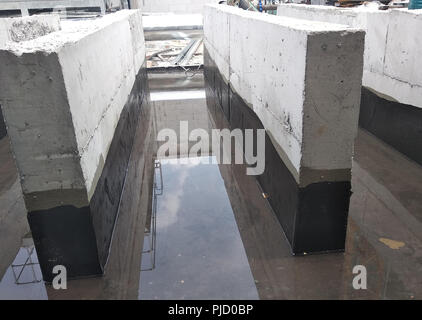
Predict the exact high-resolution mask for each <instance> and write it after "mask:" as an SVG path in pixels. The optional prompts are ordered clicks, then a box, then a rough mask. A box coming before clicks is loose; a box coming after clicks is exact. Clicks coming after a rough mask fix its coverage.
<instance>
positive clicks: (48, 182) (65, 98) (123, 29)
mask: <svg viewBox="0 0 422 320" xmlns="http://www.w3.org/2000/svg"><path fill="white" fill-rule="evenodd" d="M110 39H112V41H111V40H110ZM144 58H145V48H144V41H143V32H142V19H141V14H140V11H137V10H130V11H129V10H124V11H120V12H118V13H115V14H111V15H107V16H105V17H103V18H101V19H95V20H88V21H66V22H65V23H63V29H62V30H61V31H60V32H55V33H51V34H49V35H46V36H44V37H42V38H37V39H34V40H30V41H25V42H20V43H10V42H9V43H7V44H6V45H5V49H4V50H2V51H0V60H1V61H2V65H5V66H6V67H4V68H1V70H0V79H1V81H2V83H4V86H2V88H1V89H0V101H1V104H2V107H3V113H4V117H5V120H6V123H7V125H8V127H9V134H10V136H11V140H12V145H13V149H14V153H15V156H16V158H17V163H18V168H19V171H20V174H21V177H22V181H21V182H22V186H23V190H24V192H25V193H31V192H39V191H48V190H56V189H84V190H86V193H87V198H89V197H91V196H92V193H93V191H94V189H95V186H96V183H97V180H98V178H99V175H100V174H101V171H102V166H103V165H104V160H105V158H106V156H107V152H108V148H109V146H110V143H111V140H112V138H113V134H114V128H115V127H116V125H117V122H118V120H119V116H120V112H121V110H122V108H123V106H124V105H125V103H126V100H127V98H128V96H129V94H130V90H131V89H132V86H133V83H134V81H135V76H136V73H137V70H139V69H140V67H141V65H142V63H143V62H144ZM110 64H112V65H113V68H110V67H109V66H110ZM99 82H101V85H98V83H99ZM22 92H28V93H29V92H30V93H31V94H26V95H25V94H24V95H22Z"/></svg>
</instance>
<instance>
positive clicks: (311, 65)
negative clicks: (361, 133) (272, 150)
mask: <svg viewBox="0 0 422 320" xmlns="http://www.w3.org/2000/svg"><path fill="white" fill-rule="evenodd" d="M216 25H218V26H219V27H218V28H215V26H216ZM250 30H261V32H250ZM204 34H205V45H206V47H207V50H208V51H209V53H210V55H211V58H212V59H213V60H214V61H215V63H216V64H217V66H218V69H219V71H220V73H221V74H222V75H223V77H224V78H225V81H228V82H229V83H230V85H231V87H232V88H233V89H234V90H235V91H236V92H237V94H239V95H240V96H241V97H242V99H243V100H245V101H246V103H248V104H249V105H250V107H251V108H252V109H253V110H254V112H255V113H256V114H257V115H258V117H259V118H260V120H261V121H262V123H263V125H264V127H265V128H266V130H267V132H268V133H269V135H270V136H271V137H272V140H273V143H274V144H275V145H276V146H279V147H278V150H279V153H280V156H281V158H282V159H283V161H284V162H285V163H286V165H287V166H288V167H289V169H290V171H291V172H292V174H293V175H294V176H295V178H296V180H297V182H299V180H301V179H303V178H304V177H301V172H302V168H307V169H311V170H337V169H350V168H351V159H352V152H353V140H354V137H355V135H356V130H357V122H358V114H359V102H360V87H361V77H362V64H363V61H362V60H363V45H364V43H363V42H364V32H363V31H361V30H359V29H353V28H349V27H347V26H344V25H339V24H330V23H323V22H313V21H307V20H299V19H292V18H283V19H282V18H280V17H276V16H269V15H258V14H255V13H251V12H247V11H244V10H240V9H237V8H232V7H227V6H217V5H208V6H206V8H205V13H204ZM262 34H265V35H266V36H265V37H263V36H262ZM324 178H325V179H327V181H329V180H330V177H327V176H326V177H324ZM310 182H311V181H309V180H307V183H310Z"/></svg>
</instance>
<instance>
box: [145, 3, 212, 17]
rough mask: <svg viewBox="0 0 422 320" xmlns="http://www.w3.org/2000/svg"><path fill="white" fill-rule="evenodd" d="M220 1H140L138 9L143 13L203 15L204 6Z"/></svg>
mask: <svg viewBox="0 0 422 320" xmlns="http://www.w3.org/2000/svg"><path fill="white" fill-rule="evenodd" d="M211 3H218V0H160V1H158V0H140V1H139V2H138V6H137V7H138V8H140V9H142V11H143V12H173V13H178V14H187V13H202V12H203V9H204V5H206V4H211Z"/></svg>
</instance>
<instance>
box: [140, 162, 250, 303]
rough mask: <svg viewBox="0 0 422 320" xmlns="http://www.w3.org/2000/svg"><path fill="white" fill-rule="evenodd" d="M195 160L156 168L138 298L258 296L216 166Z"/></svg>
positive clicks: (240, 297)
mask: <svg viewBox="0 0 422 320" xmlns="http://www.w3.org/2000/svg"><path fill="white" fill-rule="evenodd" d="M201 160H203V159H201V158H189V159H188V163H186V164H181V162H183V161H186V159H175V160H166V161H163V162H161V167H160V169H158V170H156V171H158V172H156V175H155V185H156V187H157V188H156V190H158V191H157V192H156V215H155V217H154V214H153V215H152V217H151V220H150V221H152V222H151V223H149V225H150V226H152V228H148V227H147V228H146V229H147V232H146V237H145V241H144V255H143V257H142V270H145V271H142V272H141V281H140V290H139V297H140V299H257V298H258V292H257V289H256V286H255V281H254V278H253V276H252V273H251V270H250V267H249V263H248V258H247V256H246V252H245V249H244V247H243V243H242V239H241V237H240V233H239V230H238V227H237V224H236V219H235V216H234V214H233V210H232V207H231V204H230V200H229V197H228V195H227V192H226V188H225V185H224V180H223V178H222V176H221V174H220V171H219V167H218V165H217V164H205V163H203V162H202V161H201ZM207 160H208V159H207ZM209 160H214V159H209ZM210 162H211V161H210ZM161 178H162V179H161ZM161 183H162V185H161ZM153 203H154V201H153ZM153 212H154V210H153ZM154 224H156V227H155V228H154V227H153V226H154ZM147 226H148V225H147ZM154 229H155V230H154ZM149 230H151V231H155V234H154V232H148V231H149ZM151 238H152V239H153V240H151ZM154 239H155V240H154ZM151 244H153V245H151ZM151 249H152V250H151Z"/></svg>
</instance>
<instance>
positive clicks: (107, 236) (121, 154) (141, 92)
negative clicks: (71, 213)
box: [90, 67, 149, 266]
mask: <svg viewBox="0 0 422 320" xmlns="http://www.w3.org/2000/svg"><path fill="white" fill-rule="evenodd" d="M147 88H148V83H147V74H146V68H145V67H143V68H141V70H140V71H139V73H138V75H137V78H136V81H135V83H134V86H133V88H132V92H131V94H130V97H129V99H128V101H127V103H126V105H125V107H124V109H123V110H122V113H121V115H120V119H119V123H118V125H117V127H116V130H115V132H114V137H113V140H112V142H111V145H110V149H109V152H108V155H107V159H106V161H105V165H104V168H103V171H102V174H101V176H100V179H99V180H98V183H97V187H96V189H95V192H94V195H93V196H92V198H91V202H90V207H91V212H92V219H93V223H94V229H95V234H96V237H97V246H98V255H99V258H100V263H101V265H102V266H104V265H105V263H106V261H107V257H108V252H109V247H110V243H111V236H112V233H113V228H114V224H115V220H116V215H117V211H118V208H119V203H120V196H121V194H122V190H123V184H124V181H125V177H126V171H127V166H128V162H129V157H130V154H131V150H132V145H133V141H134V137H135V131H136V127H137V124H138V120H139V115H140V114H141V108H142V107H144V106H146V107H147V105H146V104H144V103H143V102H145V100H146V99H145V97H146V94H147ZM148 94H149V93H148ZM134 192H135V191H134Z"/></svg>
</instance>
